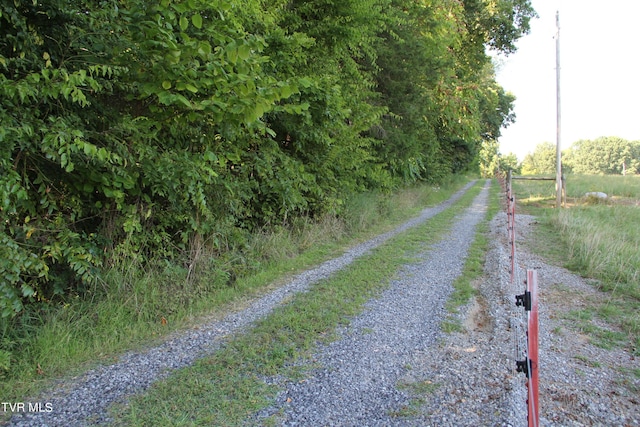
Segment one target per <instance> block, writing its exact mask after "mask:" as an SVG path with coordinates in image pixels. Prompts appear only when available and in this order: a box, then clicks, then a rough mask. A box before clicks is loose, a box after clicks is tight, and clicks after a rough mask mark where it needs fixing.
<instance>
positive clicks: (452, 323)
mask: <svg viewBox="0 0 640 427" xmlns="http://www.w3.org/2000/svg"><path fill="white" fill-rule="evenodd" d="M500 197H502V194H500V186H499V185H497V183H496V182H493V183H492V186H491V188H490V190H489V204H488V207H487V212H486V214H485V218H484V219H483V221H481V222H480V223H479V224H478V227H477V229H476V233H475V237H474V240H473V242H472V243H471V246H470V247H469V252H468V254H467V259H466V260H465V264H464V266H463V269H462V274H461V275H460V276H458V278H457V279H456V280H455V281H454V282H453V289H454V291H453V293H452V294H451V296H450V297H449V300H448V301H447V304H446V307H447V310H448V311H449V313H450V315H449V316H447V319H445V321H444V322H443V324H442V330H443V331H444V332H446V333H452V332H462V331H463V330H464V328H463V327H462V325H461V324H460V321H459V320H458V319H457V317H456V316H455V315H454V314H455V313H457V312H458V309H459V308H460V307H461V306H463V305H465V304H467V303H468V302H469V301H470V300H471V298H472V297H474V296H475V295H477V293H478V290H477V289H476V288H475V287H474V285H473V282H474V281H475V280H476V279H478V278H479V277H481V276H482V275H483V274H484V263H485V256H486V253H487V248H488V245H489V241H488V240H487V234H488V232H489V221H490V220H491V218H493V217H494V216H495V215H496V213H497V212H498V211H499V210H500Z"/></svg>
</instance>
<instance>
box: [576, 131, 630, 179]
mask: <svg viewBox="0 0 640 427" xmlns="http://www.w3.org/2000/svg"><path fill="white" fill-rule="evenodd" d="M563 156H564V159H565V160H564V163H565V164H566V165H567V166H568V167H569V168H570V169H571V171H572V172H574V173H577V174H593V175H596V174H600V175H622V174H623V173H626V174H630V175H633V174H638V173H640V141H626V140H624V139H622V138H617V137H602V138H597V139H595V140H580V141H577V142H575V143H573V144H572V145H571V148H569V149H568V150H567V151H566V152H564V153H563Z"/></svg>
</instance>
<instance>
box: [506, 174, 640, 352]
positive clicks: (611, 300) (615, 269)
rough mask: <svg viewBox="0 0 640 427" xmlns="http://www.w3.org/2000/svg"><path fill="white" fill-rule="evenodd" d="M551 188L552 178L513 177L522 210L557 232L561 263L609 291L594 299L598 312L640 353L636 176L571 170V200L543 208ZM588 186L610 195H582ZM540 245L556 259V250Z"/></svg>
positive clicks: (639, 219)
mask: <svg viewBox="0 0 640 427" xmlns="http://www.w3.org/2000/svg"><path fill="white" fill-rule="evenodd" d="M549 190H551V191H549ZM553 191H555V190H554V189H553V183H551V184H549V183H545V182H535V181H533V182H531V181H515V182H514V192H515V194H516V198H517V199H518V200H519V201H520V202H521V207H522V208H524V210H525V211H526V210H527V209H529V210H531V209H532V208H534V209H533V210H532V212H534V213H536V214H539V217H540V219H541V220H542V222H543V223H544V224H545V225H546V226H548V227H550V228H551V229H552V230H553V231H554V232H555V233H557V237H558V238H559V239H560V242H559V243H560V244H561V245H562V248H563V250H564V253H563V254H562V258H563V262H564V264H565V266H567V267H569V268H570V269H572V270H574V271H576V272H578V273H579V274H581V275H583V276H586V277H590V278H593V279H596V280H597V283H598V287H599V288H600V289H601V290H603V291H605V292H607V293H608V297H607V298H606V300H604V301H599V302H597V303H596V310H597V312H598V314H599V315H600V316H601V317H602V318H604V319H606V320H608V321H610V322H611V323H612V324H613V325H615V326H617V327H619V328H620V329H621V330H622V331H624V332H625V333H626V334H627V337H628V340H629V343H630V344H631V346H632V347H633V348H635V351H636V352H639V351H640V315H639V314H638V313H639V312H640V227H638V224H640V207H639V206H638V205H637V203H638V201H640V177H638V176H627V177H623V176H579V175H570V176H569V179H568V181H567V193H568V199H569V200H571V201H572V202H571V203H569V207H568V208H566V209H548V207H549V206H551V203H549V201H552V200H554V196H553V193H552V192H553ZM591 191H601V192H604V193H606V194H607V195H608V196H609V197H608V198H607V199H606V200H605V201H603V202H601V201H597V202H594V200H592V199H589V198H585V197H584V195H585V193H587V192H591ZM548 236H549V235H547V237H548ZM537 247H538V248H539V249H540V248H543V247H544V246H543V245H537ZM543 250H544V251H545V252H546V253H547V254H548V255H551V254H553V255H554V256H555V257H556V258H558V253H557V251H554V250H553V249H551V248H546V249H543ZM554 252H555V253H554Z"/></svg>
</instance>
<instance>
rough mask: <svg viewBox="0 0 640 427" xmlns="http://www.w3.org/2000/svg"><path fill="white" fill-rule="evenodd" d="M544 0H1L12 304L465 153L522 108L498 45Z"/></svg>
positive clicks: (472, 153)
mask: <svg viewBox="0 0 640 427" xmlns="http://www.w3.org/2000/svg"><path fill="white" fill-rule="evenodd" d="M510 7H512V9H513V10H512V12H513V13H507V11H508V10H509V8H510ZM531 16H533V11H532V10H531V8H530V4H529V1H528V0H501V1H500V2H498V3H497V4H496V5H495V7H494V6H492V5H489V4H485V3H484V2H464V3H461V2H457V1H452V0H430V1H426V2H419V3H416V2H409V1H404V0H348V1H341V2H335V1H328V0H312V1H304V2H303V1H297V0H296V1H285V0H277V1H274V2H270V3H268V4H267V2H263V1H260V0H214V1H204V0H178V1H169V0H162V1H159V2H155V3H149V2H141V1H139V0H124V1H123V0H101V1H99V2H97V3H96V2H91V1H87V0H74V1H71V0H51V1H48V2H39V1H15V2H3V3H2V4H1V5H0V27H1V28H2V30H3V34H4V35H5V36H4V37H3V38H2V39H1V40H0V100H1V104H0V120H1V121H2V128H1V129H0V221H2V230H1V232H0V245H1V247H2V249H0V251H1V252H0V255H1V258H0V259H1V260H2V261H0V280H1V282H0V315H1V316H3V317H8V316H9V317H10V316H13V315H15V314H16V313H18V312H20V311H21V310H22V309H23V306H24V304H25V303H34V302H41V303H44V302H52V303H57V302H61V301H64V300H65V299H68V298H71V297H75V296H82V295H84V294H86V293H91V294H92V295H94V294H95V293H99V292H101V291H100V289H101V288H102V286H101V284H102V282H103V276H104V274H105V271H108V269H109V268H111V267H113V266H116V265H118V264H121V263H125V264H127V263H129V262H135V263H140V264H142V265H149V264H151V263H153V262H155V263H158V264H159V265H164V263H165V262H168V263H170V264H173V265H175V266H177V267H178V268H182V267H183V266H193V265H194V263H195V262H196V261H197V259H198V257H199V256H201V255H200V254H201V253H202V251H203V249H206V250H207V251H208V252H209V253H213V254H215V255H216V256H220V257H221V258H224V255H223V254H224V252H225V251H226V250H228V249H229V248H231V247H233V248H236V247H242V246H243V245H245V244H246V236H247V232H248V231H251V230H257V229H259V228H260V227H262V226H264V225H277V224H286V223H288V222H289V221H291V220H292V218H295V217H297V216H300V215H310V216H321V215H324V214H327V213H329V214H338V215H339V214H341V212H342V210H343V209H344V205H345V199H346V198H347V197H349V196H350V195H352V194H357V193H359V192H362V191H369V190H384V191H387V190H389V189H392V188H393V187H394V186H397V185H399V184H402V183H413V182H415V181H418V180H427V181H433V182H436V181H440V180H442V179H444V178H446V176H447V175H449V174H451V173H455V172H458V171H462V170H465V169H466V168H468V167H469V165H470V164H472V162H473V161H474V159H475V158H476V155H477V152H478V149H479V145H480V143H481V141H482V140H483V139H492V138H493V139H495V138H497V136H498V134H499V131H500V127H501V126H502V125H504V124H507V123H509V122H510V121H511V120H512V119H513V117H512V115H511V104H512V101H513V98H512V97H511V96H510V95H508V94H505V93H504V91H503V90H502V88H500V87H499V86H497V85H496V83H495V79H494V76H493V73H492V69H491V67H490V64H489V59H488V56H487V55H486V53H485V46H490V47H492V48H494V49H498V50H501V51H504V52H510V51H512V50H513V43H514V42H515V40H516V39H517V38H518V37H519V36H520V35H522V34H523V33H524V32H526V31H527V30H528V20H529V18H530V17H531ZM156 267H157V266H156ZM186 271H187V272H189V273H188V277H189V278H191V273H190V272H191V271H192V269H191V268H186Z"/></svg>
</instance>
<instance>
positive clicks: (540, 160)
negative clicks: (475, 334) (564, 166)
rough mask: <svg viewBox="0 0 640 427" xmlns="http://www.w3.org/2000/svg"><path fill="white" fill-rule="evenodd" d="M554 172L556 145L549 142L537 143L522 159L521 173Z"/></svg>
mask: <svg viewBox="0 0 640 427" xmlns="http://www.w3.org/2000/svg"><path fill="white" fill-rule="evenodd" d="M555 172H556V146H555V144H552V143H550V142H544V143H542V144H538V145H537V146H536V148H535V150H534V151H533V153H529V154H527V155H526V156H525V158H524V160H523V161H522V174H523V175H544V174H554V173H555Z"/></svg>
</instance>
